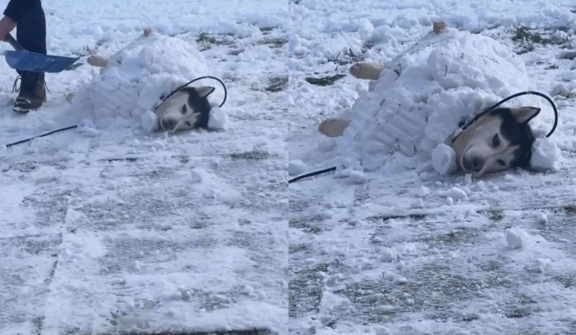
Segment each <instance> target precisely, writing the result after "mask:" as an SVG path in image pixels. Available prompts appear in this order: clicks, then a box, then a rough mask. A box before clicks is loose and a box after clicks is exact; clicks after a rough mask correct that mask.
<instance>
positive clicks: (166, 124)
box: [160, 119, 177, 130]
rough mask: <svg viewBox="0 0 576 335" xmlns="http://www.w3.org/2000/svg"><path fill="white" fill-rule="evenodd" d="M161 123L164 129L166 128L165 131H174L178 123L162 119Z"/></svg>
mask: <svg viewBox="0 0 576 335" xmlns="http://www.w3.org/2000/svg"><path fill="white" fill-rule="evenodd" d="M160 123H161V125H162V128H164V129H165V130H172V129H174V127H176V123H177V122H176V121H175V120H173V119H162V120H161V122H160Z"/></svg>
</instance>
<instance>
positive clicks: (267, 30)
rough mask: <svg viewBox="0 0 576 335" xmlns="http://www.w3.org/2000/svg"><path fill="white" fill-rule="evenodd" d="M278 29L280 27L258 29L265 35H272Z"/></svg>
mask: <svg viewBox="0 0 576 335" xmlns="http://www.w3.org/2000/svg"><path fill="white" fill-rule="evenodd" d="M276 28H278V27H274V26H272V27H258V29H260V31H261V32H262V34H264V35H267V34H270V32H271V31H272V30H274V29H276Z"/></svg>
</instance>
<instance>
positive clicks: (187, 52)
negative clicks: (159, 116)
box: [70, 33, 223, 129]
mask: <svg viewBox="0 0 576 335" xmlns="http://www.w3.org/2000/svg"><path fill="white" fill-rule="evenodd" d="M208 74H209V73H208V67H207V65H206V60H205V59H204V56H203V55H202V54H201V53H200V52H199V51H198V48H197V47H196V45H194V43H190V42H187V41H184V40H183V39H180V38H177V37H169V36H163V35H159V34H156V33H151V34H144V35H142V36H140V37H139V38H138V39H136V40H135V41H134V42H133V43H131V44H129V45H128V46H127V47H125V48H124V49H122V50H120V51H119V52H117V53H116V54H114V55H112V56H111V57H110V58H109V61H108V64H107V65H106V66H105V67H103V68H101V69H100V73H99V74H97V75H95V76H94V78H92V80H91V81H90V82H89V83H87V84H86V85H84V86H82V87H81V88H80V90H79V91H78V92H77V93H76V94H75V95H74V97H73V99H72V101H71V106H70V108H71V109H72V110H73V112H74V113H79V114H80V117H81V118H82V122H81V123H82V124H83V125H85V126H89V127H95V128H97V129H102V128H107V127H114V126H124V127H130V128H138V127H141V126H143V123H144V117H145V116H146V114H147V113H150V110H152V109H153V107H154V106H155V105H156V104H157V103H158V102H159V100H160V98H161V97H162V96H163V95H167V94H168V93H170V92H171V91H172V90H173V89H175V88H177V87H178V86H180V85H182V84H185V83H187V82H188V81H190V80H192V79H195V78H198V77H200V76H204V75H208ZM203 85H210V86H213V87H216V91H214V93H212V94H211V95H210V96H209V100H210V102H211V104H212V105H216V104H218V103H219V102H220V101H222V96H223V93H222V89H221V87H220V86H219V84H218V83H216V82H213V81H211V80H209V79H202V80H199V81H197V82H195V83H193V84H191V85H190V86H203Z"/></svg>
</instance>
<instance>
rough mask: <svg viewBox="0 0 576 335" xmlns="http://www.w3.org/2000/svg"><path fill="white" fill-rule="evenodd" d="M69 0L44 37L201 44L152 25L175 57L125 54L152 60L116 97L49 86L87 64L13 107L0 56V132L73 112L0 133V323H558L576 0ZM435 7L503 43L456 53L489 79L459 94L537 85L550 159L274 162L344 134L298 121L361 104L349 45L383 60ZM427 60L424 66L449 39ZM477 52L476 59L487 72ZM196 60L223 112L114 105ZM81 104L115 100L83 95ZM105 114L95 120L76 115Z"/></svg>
mask: <svg viewBox="0 0 576 335" xmlns="http://www.w3.org/2000/svg"><path fill="white" fill-rule="evenodd" d="M5 4H6V0H0V7H1V8H3V7H4V6H5ZM89 5H90V4H89V3H86V2H82V1H72V2H70V1H64V0H59V1H44V7H45V11H46V14H47V21H48V31H49V38H48V40H49V52H50V53H51V54H58V55H80V56H81V57H82V59H81V61H80V63H85V60H86V57H87V56H88V55H90V54H94V53H98V54H113V53H115V52H117V51H119V50H120V49H122V48H123V47H125V46H126V45H128V44H129V43H130V42H132V41H133V40H135V39H136V38H137V37H138V36H139V35H140V34H141V33H142V29H143V28H145V27H151V28H153V29H154V30H155V31H156V32H157V33H159V34H163V35H164V36H170V37H172V38H178V39H180V40H182V41H185V42H189V43H190V45H189V46H188V47H190V48H192V49H197V50H198V51H199V54H198V55H191V54H182V53H181V52H182V51H183V50H191V49H187V48H188V47H183V46H182V45H183V44H181V43H180V42H178V43H175V44H173V45H172V44H171V43H169V42H166V43H165V44H164V45H168V46H172V49H170V48H169V47H166V48H168V49H169V50H164V51H165V54H170V53H173V54H175V55H178V57H173V58H168V59H171V60H172V61H171V63H164V62H163V60H162V59H158V58H155V57H153V56H154V50H153V49H148V50H147V51H146V52H142V53H137V54H132V57H134V58H133V61H135V63H134V64H139V65H142V66H143V67H140V69H141V68H145V67H146V66H155V68H156V69H161V70H160V71H158V73H156V76H154V77H146V76H135V77H131V76H130V73H129V68H128V67H126V68H123V69H122V71H124V72H122V71H120V72H118V73H122V76H118V78H119V80H120V83H121V82H122V80H125V81H126V82H131V83H133V84H135V86H134V87H132V89H134V90H132V91H130V92H131V93H130V94H132V95H130V94H128V95H126V96H129V97H130V98H129V99H128V101H123V100H122V99H117V98H115V99H111V100H109V101H104V100H101V101H99V100H98V99H95V98H94V97H92V99H94V100H93V101H92V102H91V104H88V105H82V104H80V103H79V102H81V101H80V100H77V101H76V102H78V103H77V104H76V103H73V105H70V104H68V103H67V102H66V101H65V97H66V96H67V95H68V94H69V93H72V92H77V91H78V90H79V89H80V88H81V87H83V85H85V84H87V83H88V82H90V81H91V80H92V78H93V77H94V76H96V78H99V77H97V74H98V70H97V69H94V68H91V67H89V66H88V65H86V64H84V65H81V66H80V67H78V68H76V69H75V70H73V71H65V72H62V73H60V74H51V75H48V76H47V84H48V88H49V93H48V94H49V100H48V102H47V104H46V105H45V107H44V108H43V109H42V110H41V111H37V112H31V113H30V114H28V115H24V116H23V115H15V114H14V113H12V112H11V111H10V108H9V107H8V105H9V104H10V99H11V98H12V97H13V96H14V94H13V93H12V84H13V80H14V79H15V73H14V71H12V70H11V69H9V68H8V67H7V65H6V64H5V63H3V62H0V73H2V76H1V77H0V144H2V145H6V144H9V143H12V142H14V141H17V140H19V139H22V138H26V137H29V136H32V135H36V134H38V133H39V132H44V131H49V130H52V129H54V128H58V127H61V126H68V125H71V124H77V123H79V122H81V124H82V125H83V127H81V129H80V130H70V131H67V132H62V133H59V134H55V135H51V136H48V137H45V138H42V139H37V140H34V141H32V142H30V143H24V144H20V145H16V146H13V147H10V148H8V149H6V148H3V147H0V157H1V158H0V172H1V173H0V185H2V188H0V199H1V202H0V210H1V212H0V213H1V214H2V215H1V216H0V228H1V229H0V334H2V335H5V334H6V335H16V334H21V335H28V334H40V335H60V334H69V335H85V334H86V335H87V334H98V335H100V334H116V333H120V334H126V333H127V332H129V331H141V332H142V331H143V332H150V333H166V332H169V331H182V332H183V334H206V333H209V332H211V331H215V330H218V329H229V330H247V331H246V332H244V333H242V334H243V335H246V334H278V335H285V334H288V333H290V334H301V335H304V334H306V335H309V334H310V335H311V334H326V335H328V334H347V335H353V334H373V335H384V334H391V335H397V334H402V335H421V334H454V335H456V334H458V335H461V334H482V335H493V334H511V335H520V334H523V335H528V334H529V335H544V334H576V316H575V315H576V313H575V311H574V305H575V304H576V290H574V287H576V281H575V280H574V278H576V264H575V263H576V260H575V256H576V248H574V244H573V242H572V241H573V240H574V239H575V238H576V231H575V230H574V229H573V228H572V227H573V221H574V215H576V192H575V190H576V182H575V181H574V174H573V172H571V171H572V169H573V168H574V167H575V164H574V158H575V157H576V155H574V152H575V148H574V143H576V142H575V140H576V137H575V136H576V134H575V133H574V129H576V128H575V125H576V114H575V113H576V107H575V106H576V76H575V75H574V73H575V71H574V69H575V66H576V64H575V63H574V57H575V56H576V52H574V49H576V41H575V38H574V30H575V29H576V25H575V24H574V22H575V19H576V14H574V13H573V12H572V10H573V9H574V8H573V7H571V6H573V2H572V1H568V0H560V1H556V2H544V1H530V2H526V1H479V0H478V1H423V0H404V1H377V0H373V1H356V0H330V1H328V0H325V1H322V0H296V1H288V0H286V1H276V0H260V1H258V0H237V1H233V0H215V1H210V2H206V1H204V2H202V1H190V0H173V1H152V0H146V1H133V0H130V1H112V0H106V1H101V2H99V3H98V4H97V5H94V6H89ZM435 20H444V21H445V22H446V23H447V24H448V25H449V26H451V27H453V28H455V29H460V30H462V31H469V32H473V33H474V34H480V35H482V36H484V37H490V38H492V39H493V40H486V41H487V42H485V43H484V44H482V43H479V44H477V43H476V42H470V44H466V43H463V44H462V45H466V46H468V47H470V48H468V49H466V50H468V51H469V52H470V50H474V47H478V45H480V46H482V45H485V46H486V45H487V46H494V45H495V43H500V44H502V45H503V46H507V47H508V48H509V49H510V54H516V56H514V57H515V60H514V61H511V60H510V59H509V58H510V57H512V56H509V55H507V53H506V52H496V51H498V50H500V49H498V48H500V47H495V49H494V50H492V51H493V52H496V54H497V55H496V56H497V58H495V59H496V60H497V61H496V62H494V59H492V60H490V61H487V62H486V63H481V62H479V63H474V62H473V61H474V58H472V62H470V63H469V65H470V67H468V68H467V71H468V70H477V71H479V73H480V74H486V77H485V78H489V80H487V81H490V83H487V82H481V81H480V82H478V83H471V82H466V83H467V85H469V86H470V85H473V84H476V85H478V86H477V87H478V88H479V90H480V91H482V92H483V93H478V94H470V95H469V96H468V97H463V98H462V101H466V103H468V105H467V104H466V103H465V104H463V105H462V106H473V105H474V102H472V101H473V100H474V99H475V98H478V97H479V94H480V95H481V96H485V97H488V98H491V99H496V98H499V97H503V96H505V95H506V94H508V93H514V91H515V90H517V89H525V88H533V89H536V90H539V91H542V92H545V93H549V94H551V95H552V96H553V97H554V99H555V101H556V103H557V104H558V106H559V108H560V117H561V120H560V125H559V127H558V130H557V133H556V134H555V135H554V137H553V138H552V140H553V142H554V143H553V145H552V146H551V147H554V146H557V147H558V148H559V149H560V155H559V156H558V157H557V158H558V159H557V161H556V168H555V169H553V170H552V171H548V172H543V173H542V172H538V173H533V172H526V171H509V172H506V173H503V174H500V175H494V176H489V177H486V178H484V179H483V180H482V181H477V180H472V179H471V178H470V177H467V176H455V177H442V176H439V175H438V174H436V173H434V172H433V171H428V172H426V173H420V174H418V173H417V171H421V170H410V169H408V170H406V169H404V168H400V169H393V171H390V170H387V171H385V172H386V173H384V172H383V171H380V172H378V173H361V172H356V173H353V174H349V176H350V178H335V177H334V175H330V174H328V175H325V176H321V177H318V178H315V179H307V180H302V181H299V182H297V183H294V184H290V187H289V188H288V187H287V184H286V177H287V174H288V172H290V173H291V174H298V173H303V172H308V171H312V170H316V169H319V168H324V167H328V166H331V165H332V164H334V162H336V161H338V160H339V159H341V158H342V157H345V155H343V152H344V153H345V152H346V151H345V150H344V151H343V150H342V149H343V148H347V146H345V145H344V144H346V142H345V141H344V142H339V140H338V139H327V138H324V137H323V136H322V135H320V134H319V133H318V131H317V126H318V124H319V122H321V121H322V120H324V119H326V118H328V117H335V116H341V115H345V114H347V113H349V112H350V111H351V110H354V108H353V107H354V106H356V110H355V112H356V111H362V109H361V108H359V106H361V105H362V104H363V101H366V100H362V99H363V98H362V97H365V95H361V94H359V93H358V92H359V91H362V90H366V89H367V87H368V84H367V83H366V82H360V81H359V80H357V79H354V78H352V77H351V76H349V75H348V69H349V68H350V66H351V65H352V64H353V63H354V62H356V61H360V60H367V61H376V62H388V61H390V60H391V59H393V58H394V57H395V56H397V55H398V54H400V53H401V52H403V51H404V50H406V49H407V48H408V47H409V46H410V45H412V44H413V43H414V42H416V41H418V40H419V39H420V38H421V37H422V36H424V35H425V34H427V33H428V32H429V30H430V28H431V24H432V22H433V21H435ZM519 25H526V26H529V27H531V28H533V30H532V29H519V28H518V26H519ZM474 41H476V40H474ZM471 45H472V46H471ZM504 48H505V47H504ZM8 49H9V46H8V45H7V44H1V43H0V51H2V50H8ZM445 50H449V49H445ZM495 50H496V51H495ZM480 51H481V50H479V52H478V55H474V52H472V54H473V55H472V57H474V56H478V57H482V55H485V54H484V53H482V52H480ZM487 53H488V52H487ZM138 55H140V56H142V59H145V60H146V61H142V62H141V63H140V62H138ZM418 57H420V58H418ZM426 57H428V56H427V55H424V54H420V55H414V58H411V59H412V60H411V61H410V62H408V63H405V64H408V65H410V64H420V65H421V64H424V62H425V61H429V59H427V58H426ZM498 57H501V58H498ZM436 60H437V61H438V63H434V62H432V61H429V62H428V63H426V64H432V65H434V64H435V65H439V64H440V65H442V64H443V63H442V62H446V61H449V60H450V58H449V57H448V56H446V57H439V56H438V57H436ZM502 60H505V61H507V62H508V61H509V63H507V64H510V66H508V67H507V69H508V70H510V71H512V69H513V70H514V71H519V73H518V77H515V73H511V72H506V73H504V72H503V73H502V78H503V80H502V82H503V83H507V84H509V85H508V86H512V87H507V86H506V85H502V82H498V80H495V77H497V75H498V72H499V71H504V70H503V69H501V68H499V67H498V66H497V65H494V63H499V62H501V61H502ZM187 62H188V63H190V64H189V68H188V67H187V68H186V69H185V70H184V71H182V72H178V68H180V67H182V66H183V65H184V64H186V63H187ZM491 62H492V63H491ZM462 64H464V63H457V62H456V63H455V65H458V66H462ZM482 64H493V66H494V67H492V68H490V69H486V72H485V73H483V72H482V69H483V68H482V66H483V65H482ZM444 65H447V64H444ZM184 66H186V65H184ZM136 68H139V67H138V66H137V67H136ZM148 69H150V68H148ZM436 70H438V71H440V70H441V68H440V69H439V68H436ZM448 70H449V69H447V70H446V71H445V73H446V74H448V73H450V76H451V77H450V78H452V79H453V80H455V82H457V81H458V79H459V78H460V79H461V77H459V72H458V71H456V70H454V71H452V72H450V71H448ZM426 71H430V73H431V74H432V75H433V74H434V72H433V71H432V70H431V69H426ZM438 71H436V72H438ZM440 72H441V71H440ZM520 72H521V73H520ZM149 73H152V72H149ZM144 74H146V73H144ZM163 74H164V75H163ZM165 74H168V75H165ZM200 74H209V75H214V76H217V77H220V78H222V79H223V80H224V82H225V83H226V84H227V87H228V91H229V99H228V101H227V103H226V105H225V106H224V107H223V108H222V111H225V112H226V113H227V115H228V116H229V121H230V123H229V125H228V129H226V130H225V131H220V132H192V133H189V132H183V133H180V134H175V135H167V134H163V133H149V132H147V131H146V130H144V129H141V127H140V124H139V123H138V118H137V117H135V118H130V117H125V116H126V115H129V116H134V115H132V114H131V113H132V112H134V111H135V110H136V109H137V113H142V112H143V111H144V110H145V107H146V105H147V104H151V103H152V102H153V101H154V100H155V98H154V95H155V94H158V93H159V90H162V89H165V87H167V86H170V85H172V84H173V82H172V80H174V81H180V80H186V79H193V78H187V76H192V75H193V76H195V75H200ZM143 78H148V79H151V78H152V79H153V80H152V81H154V85H152V86H149V87H148V86H146V85H147V82H146V81H145V80H143ZM519 78H520V79H523V80H518V79H519ZM525 78H528V79H525ZM108 79H110V77H108ZM112 79H114V78H112ZM140 79H142V80H140ZM408 79H409V78H408ZM408 79H406V78H403V80H405V81H404V82H403V83H404V84H406V85H410V84H411V83H410V81H409V80H408ZM96 80H98V79H96ZM139 80H140V81H139ZM526 80H529V81H530V82H525V81H526ZM92 83H93V84H94V83H95V82H92ZM318 84H322V85H324V86H320V85H318ZM497 84H500V85H501V86H500V87H499V86H498V85H497ZM139 85H140V86H139ZM163 85H165V86H163ZM102 87H108V88H110V87H112V86H111V85H108V86H106V85H104V86H102ZM216 87H217V89H218V86H217V85H216ZM96 88H98V87H97V86H96ZM119 88H125V87H122V85H120V86H119ZM396 89H397V90H396V91H394V92H396V93H398V94H399V96H400V93H406V92H409V90H406V91H402V90H400V89H399V86H398V87H396ZM506 90H509V91H510V92H507V91H506ZM110 92H114V94H117V95H118V96H123V95H122V94H121V93H118V92H120V90H118V92H116V91H110ZM126 92H128V91H126ZM84 93H86V92H84ZM100 93H102V91H100ZM220 93H221V92H220ZM220 93H218V94H220ZM432 93H434V94H437V92H432ZM218 94H216V95H215V102H216V103H217V102H218V97H219V96H221V95H218ZM134 96H138V97H139V98H138V101H134V98H133V97H134ZM408 97H409V98H413V97H412V96H410V95H408ZM84 98H86V95H84ZM395 98H398V97H395ZM442 101H444V102H446V101H448V102H450V103H453V102H454V101H456V100H454V99H447V100H442ZM524 101H530V103H531V104H532V103H535V104H538V105H539V106H540V107H543V113H544V114H543V117H544V118H545V120H543V121H542V122H543V124H544V126H545V129H546V130H547V129H548V127H549V126H550V124H551V122H550V113H551V110H550V108H549V107H548V106H547V105H546V103H545V102H544V101H541V100H538V99H526V100H524ZM433 102H434V101H433ZM435 102H438V101H436V100H435ZM100 103H101V104H102V105H100V106H99V107H102V108H100V110H101V111H103V112H110V111H111V110H115V111H116V113H117V114H114V113H112V114H99V113H97V110H96V108H95V107H98V106H95V104H100ZM123 103H125V104H126V105H122V104H123ZM518 103H519V102H518ZM111 104H112V105H113V106H112V105H111ZM355 104H356V105H355ZM367 105H369V104H367ZM106 106H107V107H108V108H104V107H106ZM111 106H112V107H111ZM122 106H126V109H122V108H120V107H122ZM84 108H87V109H88V110H84ZM91 108H94V110H91ZM79 109H82V110H79ZM462 111H464V109H462ZM126 113H127V114H126ZM103 115H104V116H105V118H106V120H105V121H106V122H103V123H100V122H96V121H99V118H100V117H101V116H103ZM87 116H89V117H91V118H92V121H93V122H92V123H90V122H85V121H86V120H85V119H86V117H87ZM110 116H118V117H117V118H110ZM136 116H137V115H136ZM380 117H381V115H380ZM83 119H84V120H83ZM440 123H441V122H440ZM367 129H368V128H367ZM372 130H373V133H375V134H376V133H377V130H378V129H376V128H372ZM443 131H447V130H443ZM426 134H427V135H430V133H426ZM376 139H378V137H377V136H376ZM376 142H377V141H376ZM371 143H375V142H374V141H372V142H371ZM356 144H358V143H356ZM365 144H367V143H362V142H360V144H359V145H356V146H354V148H356V149H358V150H360V151H362V150H364V149H366V146H365ZM376 144H378V143H376ZM542 148H546V147H542ZM356 149H355V150H356ZM544 154H546V153H544ZM258 329H260V330H258Z"/></svg>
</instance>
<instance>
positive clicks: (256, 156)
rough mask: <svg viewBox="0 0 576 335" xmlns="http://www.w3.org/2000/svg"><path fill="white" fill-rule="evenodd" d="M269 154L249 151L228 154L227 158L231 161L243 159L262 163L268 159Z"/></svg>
mask: <svg viewBox="0 0 576 335" xmlns="http://www.w3.org/2000/svg"><path fill="white" fill-rule="evenodd" d="M270 156H271V155H270V153H268V152H266V151H260V150H251V151H245V152H239V153H233V154H230V155H229V157H230V158H232V159H244V160H255V161H262V160H265V159H268V158H270Z"/></svg>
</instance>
